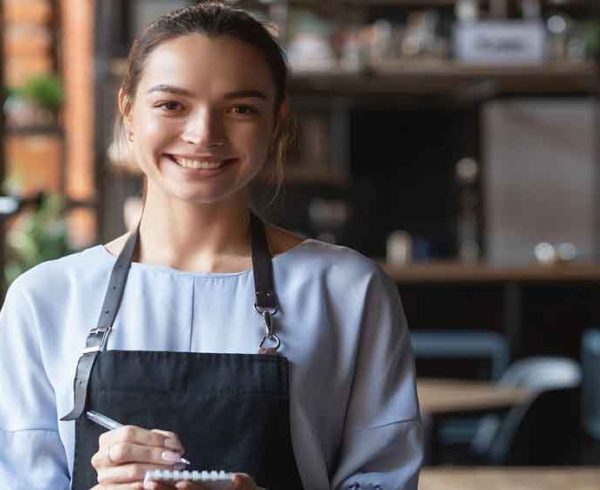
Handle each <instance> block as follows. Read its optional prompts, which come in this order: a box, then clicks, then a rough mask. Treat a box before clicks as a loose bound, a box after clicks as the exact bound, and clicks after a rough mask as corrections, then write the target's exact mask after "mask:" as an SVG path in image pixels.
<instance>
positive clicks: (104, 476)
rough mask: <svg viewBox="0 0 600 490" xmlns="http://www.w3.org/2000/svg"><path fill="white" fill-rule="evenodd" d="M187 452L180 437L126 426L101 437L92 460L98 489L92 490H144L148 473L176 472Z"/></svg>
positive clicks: (164, 432)
mask: <svg viewBox="0 0 600 490" xmlns="http://www.w3.org/2000/svg"><path fill="white" fill-rule="evenodd" d="M183 453H184V449H183V445H182V444H181V441H180V440H179V437H178V436H177V434H175V433H173V432H167V431H163V430H158V429H154V430H148V429H143V428H141V427H137V426H134V425H126V426H123V427H120V428H119V429H115V430H111V431H108V432H105V433H103V434H102V435H101V436H100V447H99V449H98V452H97V453H96V454H94V456H93V457H92V466H93V467H94V468H95V469H96V471H97V473H98V485H97V486H95V487H94V488H93V489H92V490H112V489H113V488H114V489H115V490H117V489H119V490H121V489H123V490H125V489H127V490H133V489H140V490H141V489H143V488H144V486H143V481H144V475H145V473H146V471H148V470H157V469H173V466H174V465H176V464H177V462H178V461H179V458H180V457H181V456H182V455H183Z"/></svg>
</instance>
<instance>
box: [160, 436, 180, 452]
mask: <svg viewBox="0 0 600 490" xmlns="http://www.w3.org/2000/svg"><path fill="white" fill-rule="evenodd" d="M164 444H165V447H168V448H169V449H175V450H176V451H183V448H182V447H181V444H179V443H178V442H177V441H176V440H175V439H168V438H167V439H165V442H164Z"/></svg>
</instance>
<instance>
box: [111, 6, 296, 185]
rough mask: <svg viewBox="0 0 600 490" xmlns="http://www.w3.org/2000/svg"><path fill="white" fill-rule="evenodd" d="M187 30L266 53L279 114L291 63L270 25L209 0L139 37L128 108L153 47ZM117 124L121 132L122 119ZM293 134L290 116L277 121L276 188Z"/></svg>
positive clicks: (130, 62)
mask: <svg viewBox="0 0 600 490" xmlns="http://www.w3.org/2000/svg"><path fill="white" fill-rule="evenodd" d="M188 34H203V35H205V36H208V37H220V36H230V37H232V38H235V39H238V40H240V41H243V42H245V43H247V44H249V45H250V46H253V47H254V48H256V49H257V50H258V51H259V52H260V53H261V54H262V55H263V57H264V59H265V61H266V63H267V65H268V67H269V70H270V72H271V76H272V77H273V82H274V84H275V107H274V111H275V116H276V117H277V115H278V113H279V109H280V108H281V105H282V103H283V102H284V101H285V99H286V95H287V79H288V67H287V63H286V60H285V54H284V53H283V50H282V49H281V47H280V46H279V44H278V43H277V41H276V40H275V38H274V37H273V36H272V35H271V33H270V32H269V30H268V28H267V27H266V26H265V25H264V24H262V23H261V22H259V21H258V20H256V19H255V18H254V17H252V16H251V15H250V14H248V13H247V12H245V11H243V10H240V9H236V8H233V7H229V6H227V5H224V4H223V3H220V2H215V1H206V2H199V3H198V4H197V5H193V6H189V7H184V8H181V9H177V10H174V11H173V12H170V13H168V14H166V15H163V16H162V17H159V18H158V19H157V20H156V21H154V22H153V23H152V24H150V25H149V26H148V27H146V29H144V30H143V31H142V33H141V34H140V35H139V36H138V37H137V38H136V40H135V42H134V43H133V46H132V48H131V50H130V52H129V56H128V58H127V69H126V72H125V76H124V79H123V83H122V85H121V91H122V94H123V96H124V98H125V101H126V102H125V107H124V108H125V109H126V110H128V109H129V108H130V106H131V103H132V101H133V100H134V98H135V95H136V90H137V86H138V83H139V81H140V78H141V74H142V71H143V69H144V64H145V62H146V59H147V58H148V56H149V55H150V54H151V53H152V51H153V50H154V49H155V48H156V47H157V46H159V45H160V44H162V43H164V42H165V41H169V40H172V39H175V38H177V37H180V36H185V35H188ZM117 124H118V125H120V128H118V130H120V131H121V132H122V129H123V126H122V119H121V118H119V120H118V121H117ZM291 138H292V129H291V124H290V121H289V118H287V117H285V118H284V119H283V120H277V121H276V128H275V136H274V138H273V142H272V145H271V147H270V149H269V158H271V159H272V160H273V161H274V168H273V169H272V170H273V172H272V177H273V179H274V180H275V182H276V183H277V188H278V189H279V187H280V186H281V183H282V181H283V165H284V162H285V156H286V150H287V146H288V144H289V141H290V140H291Z"/></svg>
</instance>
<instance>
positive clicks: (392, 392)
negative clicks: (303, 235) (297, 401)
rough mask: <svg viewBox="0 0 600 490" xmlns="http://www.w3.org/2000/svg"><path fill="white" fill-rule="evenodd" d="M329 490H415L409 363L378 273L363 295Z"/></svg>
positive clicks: (388, 288)
mask: <svg viewBox="0 0 600 490" xmlns="http://www.w3.org/2000/svg"><path fill="white" fill-rule="evenodd" d="M363 301H364V312H363V318H362V322H361V334H360V341H359V346H358V352H357V359H356V367H355V372H354V379H353V384H352V392H351V395H350V400H349V405H348V408H347V414H346V421H345V425H344V434H343V440H342V445H341V449H340V456H339V464H338V466H337V469H336V471H335V474H334V475H333V479H332V485H331V486H332V488H334V489H336V490H342V489H343V490H346V489H357V490H358V489H360V490H363V489H381V490H392V489H394V490H396V489H398V490H417V485H418V476H419V468H420V466H421V462H422V457H423V449H422V448H423V445H422V427H421V420H420V415H419V404H418V399H417V392H416V385H415V370H414V360H413V356H412V351H411V346H410V341H409V334H408V328H407V325H406V319H405V315H404V310H403V308H402V304H401V302H400V298H399V296H398V291H397V289H396V285H395V284H394V283H393V282H392V281H391V280H390V279H389V278H388V277H387V276H386V275H385V274H384V273H383V272H382V271H378V273H377V274H376V275H375V277H374V278H373V280H372V281H371V283H370V285H369V288H368V291H367V294H366V295H365V298H364V299H363Z"/></svg>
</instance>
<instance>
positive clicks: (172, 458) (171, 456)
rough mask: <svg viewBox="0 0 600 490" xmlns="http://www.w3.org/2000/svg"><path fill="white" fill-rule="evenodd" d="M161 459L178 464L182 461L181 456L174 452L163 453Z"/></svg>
mask: <svg viewBox="0 0 600 490" xmlns="http://www.w3.org/2000/svg"><path fill="white" fill-rule="evenodd" d="M160 457H161V458H162V459H164V460H165V461H167V462H169V463H177V462H178V461H179V460H180V459H181V455H180V454H179V453H176V452H174V451H163V452H162V454H161V455H160Z"/></svg>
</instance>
